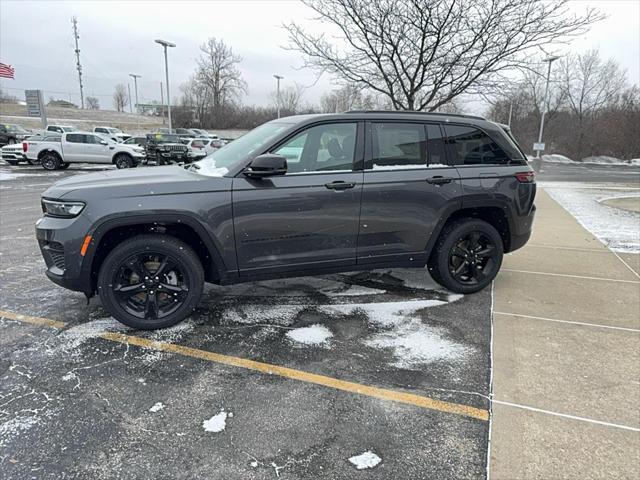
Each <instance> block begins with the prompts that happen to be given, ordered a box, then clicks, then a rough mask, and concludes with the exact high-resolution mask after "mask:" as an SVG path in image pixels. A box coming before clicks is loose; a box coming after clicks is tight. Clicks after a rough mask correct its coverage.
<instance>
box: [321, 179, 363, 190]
mask: <svg viewBox="0 0 640 480" xmlns="http://www.w3.org/2000/svg"><path fill="white" fill-rule="evenodd" d="M324 186H325V187H327V188H328V189H329V190H347V189H349V188H353V187H355V186H356V184H355V183H348V182H342V181H339V182H331V183H325V184H324Z"/></svg>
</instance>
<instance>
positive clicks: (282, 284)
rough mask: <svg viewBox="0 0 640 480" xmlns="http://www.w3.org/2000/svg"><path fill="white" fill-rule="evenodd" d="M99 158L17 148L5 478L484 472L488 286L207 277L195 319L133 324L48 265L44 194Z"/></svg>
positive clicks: (6, 240) (6, 323)
mask: <svg viewBox="0 0 640 480" xmlns="http://www.w3.org/2000/svg"><path fill="white" fill-rule="evenodd" d="M94 168H95V167H94ZM83 171H85V170H84V169H82V168H79V169H76V168H74V167H71V168H70V169H69V170H68V171H65V172H53V174H52V172H45V171H43V170H41V169H39V168H37V167H18V168H10V167H6V166H2V165H0V179H1V180H0V188H1V190H0V209H1V210H0V212H1V213H0V285H2V294H1V295H0V310H2V311H3V313H2V314H0V316H2V317H3V318H2V320H0V472H2V473H0V477H3V476H5V478H16V479H20V478H127V479H132V478H152V477H154V478H224V479H232V478H242V479H253V478H256V479H259V478H314V479H315V478H331V479H341V478H345V479H347V478H349V479H351V478H359V477H362V478H403V479H413V478H416V479H418V478H420V479H421V478H425V479H426V478H482V477H484V476H485V472H486V462H487V459H486V457H487V437H488V427H489V423H488V421H486V418H478V417H482V415H480V416H478V415H476V416H474V415H473V414H468V413H465V412H470V411H475V412H478V411H479V412H486V411H487V410H488V408H489V406H488V400H487V398H488V395H489V381H490V347H489V345H490V340H491V324H490V311H491V292H490V290H489V289H487V290H485V291H483V292H481V293H479V294H475V295H467V296H460V295H453V294H451V293H449V292H446V291H443V290H441V289H440V288H439V287H438V286H437V285H436V284H435V283H433V281H432V280H431V279H430V278H429V276H428V274H427V272H426V270H423V269H420V270H384V271H375V272H367V273H351V274H342V275H328V276H322V277H301V278H293V279H287V280H274V281H265V282H258V283H250V284H243V285H236V286H227V287H219V286H207V288H206V289H205V294H204V296H203V299H202V302H201V303H200V306H199V308H198V309H197V311H196V312H195V314H194V315H193V316H192V317H190V318H189V319H188V320H186V321H185V322H183V323H181V324H179V325H177V326H175V327H173V328H171V329H167V330H163V331H158V332H140V331H134V330H130V329H128V328H126V327H124V326H121V325H120V324H118V323H117V322H115V321H114V320H113V319H111V318H109V317H108V315H107V314H106V312H105V311H104V309H103V308H102V307H101V305H100V302H99V300H98V299H96V298H94V299H92V300H91V302H90V304H89V305H87V304H86V300H85V298H84V296H83V295H82V294H79V293H74V292H70V291H66V290H64V289H62V288H60V287H57V286H56V285H54V284H53V283H51V282H50V281H48V280H47V279H46V277H45V276H44V274H43V270H44V263H43V261H42V259H41V257H40V253H39V252H38V249H37V243H36V240H35V237H34V233H33V225H34V223H35V221H36V219H37V218H38V217H39V216H40V205H39V194H40V192H42V191H43V190H45V189H46V188H47V186H48V185H50V184H51V183H52V182H53V181H55V180H57V179H60V178H62V177H66V176H69V175H75V174H79V173H82V172H83ZM3 174H4V175H3ZM18 315H30V316H35V317H43V318H47V319H52V320H56V321H59V322H62V323H61V324H59V325H58V328H51V327H48V326H42V325H33V323H34V322H29V321H21V320H20V319H19V317H18ZM23 320H24V319H23ZM36 323H37V322H36ZM104 332H112V335H111V336H109V335H108V334H107V335H105V334H104ZM117 334H122V336H121V337H118V336H117ZM114 339H116V341H114ZM167 344H169V345H179V346H180V348H182V347H186V348H183V349H174V350H172V351H167V350H166V348H164V347H163V345H167ZM248 361H252V362H254V363H248ZM278 367H287V368H288V369H290V371H289V370H287V372H288V373H287V372H284V373H283V372H281V371H280V370H278ZM318 376H321V377H318ZM316 377H317V378H316ZM318 378H320V379H321V381H320V383H318V382H316V381H314V380H317V379H318ZM340 382H343V383H340ZM383 391H384V392H387V393H385V396H383V397H384V398H380V397H379V396H377V395H378V393H380V392H383ZM406 394H411V395H412V396H411V395H410V396H406ZM407 398H408V399H409V400H408V401H402V399H407ZM420 399H422V400H420ZM450 406H454V407H455V406H459V407H460V409H461V410H460V412H461V413H460V412H458V413H452V410H454V408H453V407H451V408H450ZM465 409H466V410H465ZM203 422H205V423H203ZM365 452H371V454H372V455H369V456H368V457H367V458H373V461H372V462H371V463H367V464H363V463H358V458H359V457H358V456H360V455H361V454H363V453H365ZM354 457H356V459H353V458H354ZM376 458H377V459H378V460H375V459H376ZM349 459H352V461H350V460H349ZM364 466H369V467H370V468H364ZM358 467H360V468H358Z"/></svg>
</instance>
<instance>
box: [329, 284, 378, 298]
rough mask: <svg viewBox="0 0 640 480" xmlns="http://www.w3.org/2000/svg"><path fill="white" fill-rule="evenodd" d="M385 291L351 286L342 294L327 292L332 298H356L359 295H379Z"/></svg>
mask: <svg viewBox="0 0 640 480" xmlns="http://www.w3.org/2000/svg"><path fill="white" fill-rule="evenodd" d="M385 292H386V291H385V290H380V289H378V288H369V287H362V286H360V285H351V286H350V287H349V288H348V289H346V290H343V291H341V292H327V294H328V295H330V296H332V297H352V296H353V297H355V296H359V295H378V294H380V293H385Z"/></svg>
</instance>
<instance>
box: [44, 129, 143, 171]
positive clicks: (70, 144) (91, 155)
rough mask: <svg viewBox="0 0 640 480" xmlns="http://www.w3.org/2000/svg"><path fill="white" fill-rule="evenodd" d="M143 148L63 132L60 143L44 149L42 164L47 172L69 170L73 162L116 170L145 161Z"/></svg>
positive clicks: (85, 134) (95, 134)
mask: <svg viewBox="0 0 640 480" xmlns="http://www.w3.org/2000/svg"><path fill="white" fill-rule="evenodd" d="M144 156H145V155H144V149H143V148H141V147H138V146H135V145H123V144H121V143H118V142H114V141H113V140H110V139H109V138H108V137H104V136H102V135H101V134H98V133H93V132H67V133H63V134H62V137H61V139H60V142H49V143H48V145H47V146H46V147H45V148H43V149H42V151H41V153H40V155H39V157H40V164H41V165H42V167H43V168H45V169H46V170H58V169H65V168H68V167H69V165H70V164H71V163H101V164H107V165H111V164H113V165H115V166H116V167H117V168H132V167H136V166H137V165H138V164H139V163H140V162H141V161H142V160H143V159H144Z"/></svg>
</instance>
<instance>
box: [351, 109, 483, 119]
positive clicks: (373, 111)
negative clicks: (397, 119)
mask: <svg viewBox="0 0 640 480" xmlns="http://www.w3.org/2000/svg"><path fill="white" fill-rule="evenodd" d="M342 113H373V114H375V113H411V114H417V115H439V116H443V117H462V118H474V119H476V120H486V118H484V117H480V116H478V115H466V114H463V113H443V112H416V111H414V110H348V111H346V112H342Z"/></svg>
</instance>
